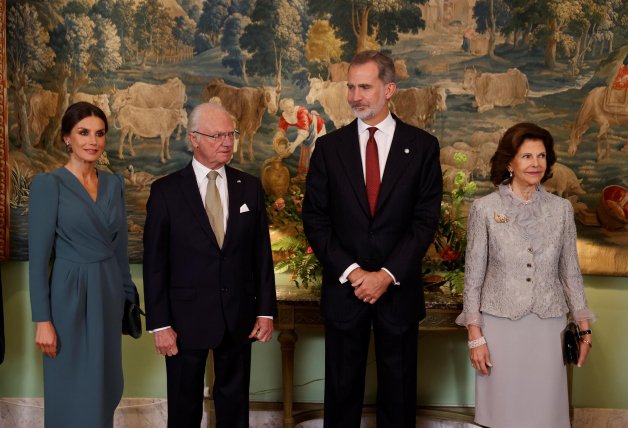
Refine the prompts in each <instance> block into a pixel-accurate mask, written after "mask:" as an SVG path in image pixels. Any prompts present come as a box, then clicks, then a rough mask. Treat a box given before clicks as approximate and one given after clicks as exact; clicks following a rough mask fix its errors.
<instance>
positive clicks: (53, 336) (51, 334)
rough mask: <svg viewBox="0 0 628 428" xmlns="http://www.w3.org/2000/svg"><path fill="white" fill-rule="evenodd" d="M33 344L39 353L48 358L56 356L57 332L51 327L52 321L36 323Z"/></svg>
mask: <svg viewBox="0 0 628 428" xmlns="http://www.w3.org/2000/svg"><path fill="white" fill-rule="evenodd" d="M35 344H36V345H37V347H38V348H39V350H40V351H41V352H43V353H44V354H45V355H47V356H49V357H50V358H54V357H56V356H57V332H56V331H55V328H54V326H53V325H52V321H43V322H38V323H37V330H36V332H35Z"/></svg>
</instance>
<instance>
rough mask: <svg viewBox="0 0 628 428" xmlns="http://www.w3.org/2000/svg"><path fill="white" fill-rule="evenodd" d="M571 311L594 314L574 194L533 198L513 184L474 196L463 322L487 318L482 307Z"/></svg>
mask: <svg viewBox="0 0 628 428" xmlns="http://www.w3.org/2000/svg"><path fill="white" fill-rule="evenodd" d="M569 311H571V314H572V316H573V317H574V319H575V320H577V321H580V320H584V319H594V318H595V316H594V315H593V313H592V312H591V311H590V310H589V309H588V308H587V300H586V297H585V295H584V287H583V284H582V274H581V273H580V268H579V266H578V254H577V251H576V225H575V222H574V216H573V208H572V206H571V204H570V203H569V201H567V200H566V199H563V198H560V197H558V196H555V195H552V194H550V193H548V192H546V191H545V189H544V188H543V186H540V187H539V189H538V190H537V191H536V192H534V194H533V195H532V197H531V199H530V201H529V202H528V203H527V204H526V203H524V202H523V201H522V200H521V199H519V198H518V197H516V196H515V195H514V194H513V193H512V191H511V190H510V189H509V188H508V187H507V186H503V185H502V186H499V189H498V191H496V192H494V193H492V194H490V195H487V196H484V197H483V198H480V199H477V200H475V201H474V203H473V206H472V207H471V211H470V212H469V221H468V228H467V253H466V262H465V272H464V308H463V312H462V313H461V314H460V315H459V316H458V318H457V319H456V322H457V323H458V324H460V325H464V326H467V325H469V324H475V325H479V326H482V325H483V320H482V313H487V314H491V315H494V316H498V317H505V318H510V319H512V320H517V319H519V318H521V317H523V316H525V315H527V314H529V313H534V314H537V315H538V316H539V317H541V318H550V317H558V316H562V315H564V314H566V313H567V312H569Z"/></svg>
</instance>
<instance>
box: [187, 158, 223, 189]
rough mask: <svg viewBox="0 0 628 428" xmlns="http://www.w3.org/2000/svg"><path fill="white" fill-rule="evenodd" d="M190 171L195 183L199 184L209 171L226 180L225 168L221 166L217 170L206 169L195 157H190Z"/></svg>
mask: <svg viewBox="0 0 628 428" xmlns="http://www.w3.org/2000/svg"><path fill="white" fill-rule="evenodd" d="M192 169H193V170H194V175H195V176H196V182H197V183H201V182H202V181H203V179H205V177H207V174H208V173H209V171H217V172H218V174H219V175H220V177H222V178H226V176H227V175H226V174H227V171H226V170H225V166H224V165H223V166H221V167H220V168H218V169H213V170H212V169H211V168H207V167H206V166H205V165H203V164H202V163H200V162H199V161H197V160H196V158H195V157H192Z"/></svg>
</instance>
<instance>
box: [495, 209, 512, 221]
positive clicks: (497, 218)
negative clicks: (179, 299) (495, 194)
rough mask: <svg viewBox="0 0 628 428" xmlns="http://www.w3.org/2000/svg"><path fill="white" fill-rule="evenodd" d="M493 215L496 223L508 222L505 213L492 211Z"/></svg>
mask: <svg viewBox="0 0 628 428" xmlns="http://www.w3.org/2000/svg"><path fill="white" fill-rule="evenodd" d="M493 217H494V218H495V222H496V223H508V220H509V219H508V216H507V215H506V214H497V212H495V211H494V212H493Z"/></svg>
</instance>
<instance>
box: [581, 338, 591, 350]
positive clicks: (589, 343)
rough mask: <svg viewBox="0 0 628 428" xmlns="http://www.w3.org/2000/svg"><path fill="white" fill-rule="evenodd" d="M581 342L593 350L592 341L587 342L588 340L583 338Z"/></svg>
mask: <svg viewBox="0 0 628 428" xmlns="http://www.w3.org/2000/svg"><path fill="white" fill-rule="evenodd" d="M580 342H584V343H586V344H587V345H589V347H590V348H593V344H592V343H591V341H589V340H587V339H584V338H582V337H581V338H580Z"/></svg>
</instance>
